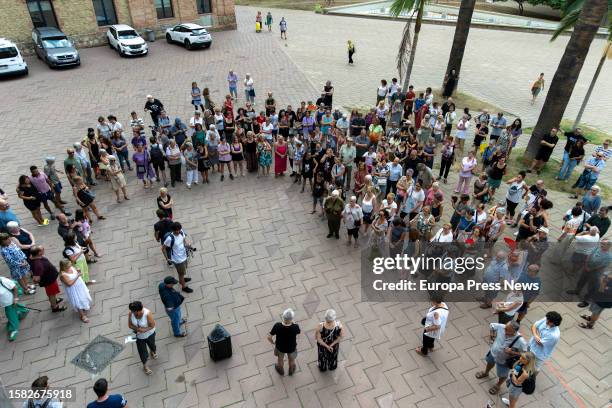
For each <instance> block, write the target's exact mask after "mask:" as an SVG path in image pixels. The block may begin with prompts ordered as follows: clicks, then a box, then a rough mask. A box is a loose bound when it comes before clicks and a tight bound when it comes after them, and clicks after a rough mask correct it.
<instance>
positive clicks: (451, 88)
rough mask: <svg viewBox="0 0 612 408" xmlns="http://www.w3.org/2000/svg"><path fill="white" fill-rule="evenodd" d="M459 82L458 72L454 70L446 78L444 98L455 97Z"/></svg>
mask: <svg viewBox="0 0 612 408" xmlns="http://www.w3.org/2000/svg"><path fill="white" fill-rule="evenodd" d="M458 80H459V75H458V74H457V70H456V69H455V68H452V69H451V70H450V71H449V72H448V74H446V75H445V76H444V91H443V92H442V96H443V97H445V98H448V97H449V96H452V95H453V92H455V87H456V86H457V81H458Z"/></svg>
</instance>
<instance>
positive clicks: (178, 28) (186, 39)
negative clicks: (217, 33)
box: [166, 23, 212, 50]
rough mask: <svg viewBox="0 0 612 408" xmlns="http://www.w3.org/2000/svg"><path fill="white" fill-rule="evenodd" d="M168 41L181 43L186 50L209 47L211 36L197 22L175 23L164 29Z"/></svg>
mask: <svg viewBox="0 0 612 408" xmlns="http://www.w3.org/2000/svg"><path fill="white" fill-rule="evenodd" d="M166 41H168V43H173V42H177V43H181V44H183V45H184V46H185V48H187V49H188V50H191V49H193V48H194V47H204V48H209V47H210V46H211V45H212V36H211V35H210V33H209V32H208V31H206V29H205V28H204V27H202V26H201V25H198V24H193V23H185V24H177V25H175V26H174V27H170V28H168V29H167V30H166Z"/></svg>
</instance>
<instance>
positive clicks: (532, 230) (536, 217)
mask: <svg viewBox="0 0 612 408" xmlns="http://www.w3.org/2000/svg"><path fill="white" fill-rule="evenodd" d="M543 225H544V217H543V216H542V214H540V211H539V209H538V207H537V206H533V207H531V208H530V209H529V212H528V213H527V214H525V216H524V217H523V218H522V219H521V222H520V223H519V226H518V227H519V230H518V234H517V235H516V242H519V241H522V240H524V239H527V238H529V237H531V236H533V235H535V234H536V231H537V230H538V228H540V227H542V226H543Z"/></svg>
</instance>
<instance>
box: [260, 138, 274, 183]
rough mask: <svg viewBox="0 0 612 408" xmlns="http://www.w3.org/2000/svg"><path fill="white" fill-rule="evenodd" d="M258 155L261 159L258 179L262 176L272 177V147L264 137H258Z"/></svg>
mask: <svg viewBox="0 0 612 408" xmlns="http://www.w3.org/2000/svg"><path fill="white" fill-rule="evenodd" d="M257 139H258V142H257V155H258V157H259V168H258V170H257V177H259V176H260V174H261V175H264V176H269V175H270V166H271V165H272V147H270V144H269V143H268V141H267V140H265V139H264V137H263V135H261V134H260V135H259V136H258V137H257Z"/></svg>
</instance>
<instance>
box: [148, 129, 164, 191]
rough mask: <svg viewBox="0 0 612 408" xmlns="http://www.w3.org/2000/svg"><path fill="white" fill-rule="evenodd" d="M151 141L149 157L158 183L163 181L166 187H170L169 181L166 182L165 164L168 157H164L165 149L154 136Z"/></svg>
mask: <svg viewBox="0 0 612 408" xmlns="http://www.w3.org/2000/svg"><path fill="white" fill-rule="evenodd" d="M149 141H150V142H151V146H150V147H149V156H150V158H151V164H152V165H153V170H154V171H155V177H156V179H157V182H158V183H159V182H160V181H163V182H164V187H168V181H166V164H165V163H164V162H165V161H166V156H165V155H164V150H165V149H164V148H163V146H162V145H161V144H160V143H159V141H158V140H157V139H156V138H155V137H154V136H151V138H150V139H149ZM160 179H161V180H160Z"/></svg>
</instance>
